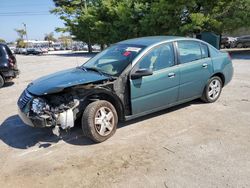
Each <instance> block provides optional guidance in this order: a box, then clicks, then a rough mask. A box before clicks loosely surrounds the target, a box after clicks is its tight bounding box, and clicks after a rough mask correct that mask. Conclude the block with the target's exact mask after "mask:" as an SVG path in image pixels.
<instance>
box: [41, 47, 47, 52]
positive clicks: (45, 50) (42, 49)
mask: <svg viewBox="0 0 250 188" xmlns="http://www.w3.org/2000/svg"><path fill="white" fill-rule="evenodd" d="M40 50H41V51H42V53H48V49H47V48H40Z"/></svg>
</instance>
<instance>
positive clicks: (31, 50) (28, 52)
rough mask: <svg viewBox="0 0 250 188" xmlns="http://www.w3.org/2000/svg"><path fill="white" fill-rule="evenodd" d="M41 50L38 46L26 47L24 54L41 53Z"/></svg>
mask: <svg viewBox="0 0 250 188" xmlns="http://www.w3.org/2000/svg"><path fill="white" fill-rule="evenodd" d="M42 53H43V52H42V50H41V49H39V48H27V51H26V53H25V54H26V55H41V54H42Z"/></svg>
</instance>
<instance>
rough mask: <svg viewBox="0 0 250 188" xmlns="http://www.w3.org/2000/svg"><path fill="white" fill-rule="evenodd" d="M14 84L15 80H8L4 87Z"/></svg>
mask: <svg viewBox="0 0 250 188" xmlns="http://www.w3.org/2000/svg"><path fill="white" fill-rule="evenodd" d="M14 84H15V82H12V81H7V82H6V83H5V84H4V86H3V88H5V87H10V86H13V85H14Z"/></svg>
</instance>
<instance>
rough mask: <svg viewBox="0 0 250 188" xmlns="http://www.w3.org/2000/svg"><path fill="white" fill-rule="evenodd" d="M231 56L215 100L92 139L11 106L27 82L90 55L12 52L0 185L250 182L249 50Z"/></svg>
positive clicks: (0, 135)
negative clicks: (56, 131) (44, 125)
mask: <svg viewBox="0 0 250 188" xmlns="http://www.w3.org/2000/svg"><path fill="white" fill-rule="evenodd" d="M234 57H235V59H234V60H233V64H234V68H235V74H234V78H233V80H232V82H231V83H230V84H229V85H227V86H226V87H225V88H224V89H223V92H222V94H221V97H220V99H219V100H218V101H217V102H216V103H214V104H204V103H202V102H200V101H199V100H195V101H192V102H190V103H187V104H183V105H180V106H177V107H174V108H170V109H167V110H164V111H161V112H158V113H155V114H152V115H149V116H146V117H143V118H139V119H136V120H133V121H129V122H127V123H123V124H121V125H119V128H118V130H117V132H116V134H115V135H114V136H113V137H112V138H111V139H109V140H107V141H106V142H103V143H101V144H93V143H92V142H91V141H90V140H88V139H86V138H84V137H83V136H82V132H81V128H80V126H79V127H75V128H74V129H73V130H71V131H70V132H68V133H66V132H65V133H63V135H62V136H61V137H60V138H58V137H56V136H54V135H53V134H52V132H51V130H50V129H36V128H31V127H28V126H26V125H25V124H23V123H22V121H21V120H20V119H19V117H18V115H17V106H16V102H17V99H18V97H19V95H20V94H21V92H22V91H23V90H24V89H25V87H26V86H27V84H28V83H29V82H31V81H32V80H34V79H36V78H38V77H40V76H43V75H47V74H49V73H52V72H56V71H59V70H63V69H66V68H71V67H75V66H77V65H80V64H81V63H82V62H84V61H86V60H87V59H88V57H86V56H83V55H77V56H74V55H57V56H56V55H48V56H17V61H18V65H19V68H20V70H21V75H20V77H19V78H18V79H16V80H14V83H9V84H8V85H7V86H6V87H4V88H1V89H0V109H1V113H0V187H4V188H5V187H25V188H26V187H126V188H127V187H136V188H137V187H165V188H167V187H168V188H174V187H192V188H193V187H232V188H235V187H242V188H243V187H250V149H249V148H250V77H249V72H250V58H249V57H250V55H248V54H244V55H242V54H240V55H236V56H234Z"/></svg>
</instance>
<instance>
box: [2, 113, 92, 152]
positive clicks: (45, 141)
mask: <svg viewBox="0 0 250 188" xmlns="http://www.w3.org/2000/svg"><path fill="white" fill-rule="evenodd" d="M0 140H2V142H4V143H5V144H7V145H8V146H10V147H13V148H18V149H28V148H30V147H32V146H35V145H37V146H38V147H40V148H41V147H44V148H46V147H49V146H51V145H53V144H55V143H58V142H59V141H60V140H63V141H65V142H67V143H69V144H73V145H90V144H93V142H92V141H90V140H89V139H87V138H84V137H83V134H82V131H81V129H80V128H79V127H78V126H76V127H74V128H73V129H72V130H70V131H68V132H66V131H61V135H60V137H58V136H55V135H54V134H53V133H52V129H51V128H33V127H30V126H28V125H25V124H24V123H23V122H22V120H21V119H20V118H19V116H18V115H14V116H11V117H9V118H7V119H6V120H5V121H4V122H3V123H2V124H1V125H0Z"/></svg>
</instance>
